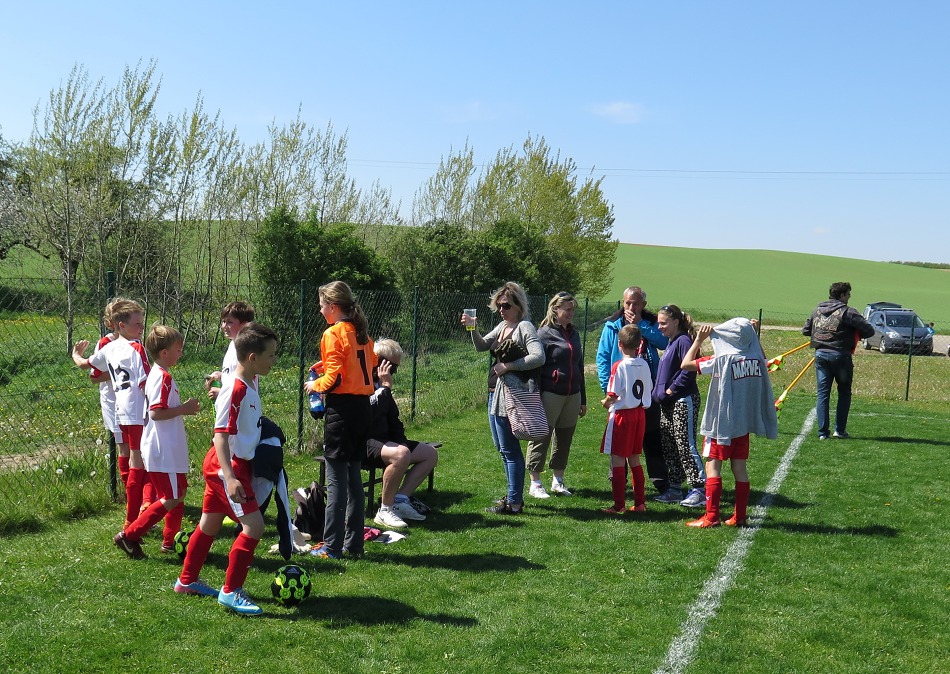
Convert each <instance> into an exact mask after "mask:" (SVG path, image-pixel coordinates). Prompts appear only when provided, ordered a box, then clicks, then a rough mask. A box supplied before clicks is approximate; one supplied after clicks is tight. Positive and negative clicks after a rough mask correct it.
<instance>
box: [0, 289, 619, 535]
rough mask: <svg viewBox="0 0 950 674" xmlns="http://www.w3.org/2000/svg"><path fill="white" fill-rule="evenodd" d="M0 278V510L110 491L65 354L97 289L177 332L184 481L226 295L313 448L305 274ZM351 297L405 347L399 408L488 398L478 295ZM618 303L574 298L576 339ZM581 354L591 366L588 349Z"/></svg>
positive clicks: (89, 323) (277, 398) (285, 421)
mask: <svg viewBox="0 0 950 674" xmlns="http://www.w3.org/2000/svg"><path fill="white" fill-rule="evenodd" d="M0 284H2V285H0V513H3V515H2V516H0V519H3V520H4V521H6V522H23V521H30V519H31V516H30V513H45V512H51V511H56V510H61V508H60V506H61V504H63V503H66V502H68V504H69V505H68V510H69V511H70V512H73V513H74V514H75V515H80V516H81V515H82V514H83V513H85V512H94V511H96V510H98V509H100V508H101V507H103V506H104V505H105V504H106V503H107V502H108V501H109V500H110V499H112V498H114V496H115V477H114V459H113V458H112V456H114V454H110V436H109V434H108V432H107V431H106V430H105V429H104V427H103V423H102V417H101V413H100V409H99V395H98V387H97V385H96V384H94V383H92V382H91V381H90V380H89V377H88V375H87V374H86V373H84V372H82V371H81V370H79V369H78V368H76V367H75V365H74V364H73V362H72V360H71V359H70V356H69V354H70V349H71V346H72V344H73V343H74V342H77V341H79V340H81V339H87V340H89V341H90V342H92V343H95V341H96V340H97V339H98V338H99V336H100V335H101V334H102V324H101V315H102V309H103V307H104V305H105V302H106V298H107V297H111V296H115V295H123V296H130V297H132V298H133V299H137V300H139V301H140V302H141V303H142V304H143V306H144V307H145V309H146V326H149V325H151V324H152V323H155V322H160V323H167V324H170V325H173V326H175V327H177V328H178V329H179V330H180V331H181V332H182V333H183V334H184V335H185V340H186V343H185V356H184V357H183V358H182V360H181V362H180V363H179V365H178V366H176V368H175V370H174V372H173V375H174V376H175V379H176V381H177V382H178V385H179V389H180V390H181V393H182V396H183V398H187V397H191V396H194V397H197V398H199V399H200V400H202V403H203V404H202V410H201V412H200V413H199V414H198V415H195V416H193V417H186V429H187V431H188V442H189V451H190V454H191V457H192V464H193V466H192V468H193V475H192V477H193V479H194V480H198V479H200V476H198V474H197V468H198V467H199V466H200V461H201V459H202V457H203V455H204V453H205V451H206V450H207V448H208V446H209V443H210V439H211V430H210V429H211V428H212V426H213V406H212V405H211V403H210V401H208V400H207V398H206V393H205V391H204V387H203V382H204V376H205V375H206V374H207V373H209V372H212V371H214V370H217V369H219V368H220V365H221V359H222V357H223V355H224V351H225V349H226V341H225V338H224V337H223V336H222V335H221V332H220V330H219V318H220V310H221V307H222V306H224V305H225V304H227V303H228V302H229V301H232V300H235V299H244V300H246V301H249V302H250V303H251V304H253V305H254V306H255V307H256V308H257V320H259V321H260V322H262V323H265V324H268V325H271V326H272V327H274V328H275V329H276V330H277V331H278V333H279V334H280V336H281V349H280V357H279V359H278V363H277V366H276V367H275V368H274V369H273V370H272V372H271V374H270V375H269V376H268V377H266V378H265V379H264V380H263V381H262V384H261V396H262V404H263V406H264V411H265V414H267V416H269V417H271V418H272V419H274V420H275V421H276V422H277V423H278V424H280V426H281V427H282V428H283V430H284V432H285V434H286V436H287V439H288V443H287V444H288V447H289V448H290V449H291V450H292V451H294V450H297V451H303V452H314V451H316V450H317V449H318V447H319V445H320V442H321V440H320V436H319V434H320V426H319V424H316V423H314V422H313V421H312V420H311V419H310V416H309V414H306V413H305V411H306V408H305V400H304V396H303V394H302V392H301V384H302V382H303V380H304V378H305V376H306V372H307V369H308V367H309V366H310V365H311V364H312V363H313V362H314V361H315V360H316V359H317V358H318V357H319V356H318V352H319V339H320V335H321V333H322V331H323V330H324V329H325V327H326V324H325V322H324V320H323V318H322V316H321V315H320V312H319V305H318V302H317V299H316V294H317V287H318V286H317V284H316V283H312V282H309V281H301V283H300V284H299V285H298V286H295V287H287V288H278V289H273V288H272V289H270V290H269V291H265V290H264V289H261V288H258V287H254V286H247V287H227V288H222V289H221V292H220V294H219V295H218V296H217V297H197V296H194V295H189V294H188V293H187V292H179V293H176V294H175V295H173V296H172V295H156V296H152V297H147V298H145V299H142V298H141V297H136V296H135V295H134V294H133V293H128V294H126V293H125V292H124V290H123V288H121V287H120V288H116V289H115V290H112V291H109V290H106V291H102V290H100V291H96V290H86V291H84V290H82V289H77V290H75V291H74V292H73V293H72V297H70V298H68V299H67V294H66V291H65V288H64V286H63V284H62V283H60V282H59V281H57V280H55V279H53V280H51V279H16V280H15V281H9V280H8V281H3V282H0ZM107 285H108V284H107ZM357 295H358V299H359V301H360V303H361V305H362V306H363V309H364V311H365V313H366V315H367V318H368V319H369V322H370V334H371V335H372V336H373V337H374V338H379V337H390V338H392V339H395V340H397V341H398V342H399V343H400V344H401V345H402V347H403V350H404V352H405V357H404V360H403V363H404V364H403V367H402V368H400V374H399V382H398V386H397V396H398V397H399V402H400V406H401V408H402V409H403V415H404V416H406V417H408V418H411V419H413V420H415V421H416V422H417V423H419V424H426V423H430V422H432V421H434V420H438V419H441V418H445V417H447V416H452V415H454V414H456V413H458V411H460V410H462V409H470V408H473V407H475V406H477V405H480V404H482V405H483V404H484V403H485V399H486V387H485V382H486V375H487V368H488V362H489V361H488V357H487V355H485V354H477V353H476V352H475V350H474V348H473V347H472V343H471V339H470V338H469V336H468V333H467V332H466V331H465V330H464V329H463V328H462V327H461V326H460V324H459V317H460V315H461V313H462V310H463V309H464V308H471V307H475V308H477V310H478V320H479V327H480V329H481V330H482V331H483V332H487V331H488V329H490V327H491V326H492V325H494V324H495V322H496V321H497V320H498V319H497V316H496V315H493V314H492V313H491V312H490V311H489V310H488V307H487V304H488V297H487V296H486V295H485V294H483V293H481V294H471V293H469V294H465V293H440V294H435V293H421V292H409V293H400V292H370V291H362V292H358V293H357ZM547 300H548V298H547V297H543V296H537V297H531V298H530V302H531V315H532V317H533V319H534V320H535V322H536V323H537V322H540V320H541V319H542V318H543V316H544V313H545V308H546V304H547ZM617 307H618V303H617V302H616V301H613V302H601V303H594V302H586V301H584V300H581V305H580V310H579V311H578V312H577V314H576V316H575V321H576V323H577V327H578V329H579V330H580V331H581V334H582V335H583V336H584V337H585V338H586V339H585V350H587V351H591V349H596V343H597V339H598V338H599V335H600V325H601V324H602V323H603V320H604V319H605V318H606V317H607V316H608V315H610V314H611V313H613V312H614V311H616V310H617ZM146 329H147V328H146ZM587 360H588V363H592V362H593V356H591V357H590V358H588V359H587ZM112 451H113V452H114V450H112ZM77 494H78V495H79V496H77ZM2 528H3V527H2V526H0V530H2Z"/></svg>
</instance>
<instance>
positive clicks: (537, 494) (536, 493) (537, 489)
mask: <svg viewBox="0 0 950 674" xmlns="http://www.w3.org/2000/svg"><path fill="white" fill-rule="evenodd" d="M528 494H530V495H531V496H533V497H534V498H551V495H550V494H549V493H547V492H546V491H544V487H543V486H541V483H540V482H532V483H531V488H530V489H529V490H528Z"/></svg>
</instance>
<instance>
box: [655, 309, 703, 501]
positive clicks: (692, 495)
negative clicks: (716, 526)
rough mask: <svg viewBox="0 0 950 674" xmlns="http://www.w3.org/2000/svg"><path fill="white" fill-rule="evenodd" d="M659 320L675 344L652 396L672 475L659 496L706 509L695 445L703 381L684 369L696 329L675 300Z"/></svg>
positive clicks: (661, 367)
mask: <svg viewBox="0 0 950 674" xmlns="http://www.w3.org/2000/svg"><path fill="white" fill-rule="evenodd" d="M656 320H657V323H658V324H659V326H660V332H662V333H663V334H664V335H666V336H667V337H668V338H669V340H670V344H669V346H667V347H666V350H665V351H664V352H663V357H662V358H661V359H660V364H659V367H658V368H657V373H656V382H655V383H654V385H653V400H654V402H658V403H659V404H660V433H661V440H662V444H663V458H664V459H665V460H666V470H667V472H668V474H669V488H668V489H667V490H666V491H665V492H664V493H662V494H660V495H659V496H657V497H656V499H655V500H656V501H659V502H660V503H679V504H680V505H682V506H686V507H688V508H702V507H704V506H705V505H706V473H705V471H704V470H703V460H702V459H701V458H700V456H699V451H698V450H697V449H696V431H697V429H698V427H699V426H698V424H699V386H698V385H697V384H696V373H695V372H688V371H686V370H684V369H682V368H681V364H682V362H683V358H684V357H685V356H686V353H687V352H688V351H689V348H690V347H691V346H692V344H693V337H694V335H695V332H696V330H695V328H694V327H693V319H692V318H691V317H690V315H689V314H687V313H686V312H684V311H683V310H682V309H680V308H679V307H678V306H676V305H675V304H668V305H666V306H663V307H660V309H659V311H657V319H656ZM683 482H688V483H689V486H690V490H689V493H688V494H686V497H685V498H683V492H682V490H681V489H680V485H682V484H683Z"/></svg>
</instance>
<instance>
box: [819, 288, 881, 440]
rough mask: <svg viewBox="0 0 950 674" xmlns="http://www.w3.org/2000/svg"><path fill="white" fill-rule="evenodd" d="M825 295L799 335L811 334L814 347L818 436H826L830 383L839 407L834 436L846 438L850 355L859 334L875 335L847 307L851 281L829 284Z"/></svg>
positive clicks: (859, 315) (827, 434)
mask: <svg viewBox="0 0 950 674" xmlns="http://www.w3.org/2000/svg"><path fill="white" fill-rule="evenodd" d="M828 298H829V299H827V300H825V301H824V302H821V303H820V304H819V305H818V306H817V307H816V308H815V310H814V311H813V312H811V316H809V317H808V320H806V321H805V325H804V327H803V328H802V334H803V335H805V336H806V337H811V348H813V349H814V350H815V375H816V377H817V380H818V399H817V401H816V404H815V407H816V409H817V412H818V439H819V440H827V439H828V437H829V430H830V429H829V425H830V424H829V412H828V408H829V402H830V400H831V382H832V380H834V382H835V383H836V384H837V386H838V407H837V409H836V411H835V431H834V437H836V438H842V439H845V438H847V437H848V412H849V411H850V410H851V382H852V380H853V378H854V362H853V361H852V360H851V354H852V353H854V347H855V346H856V345H857V343H858V340H859V339H861V338H862V337H870V336H871V335H873V334H874V328H872V327H871V324H870V323H868V322H867V321H866V320H864V317H862V316H861V314H859V313H858V312H857V311H855V310H854V309H852V308H851V307H849V306H848V300H849V299H851V284H850V283H846V282H841V283H832V284H831V288H830V289H829V290H828Z"/></svg>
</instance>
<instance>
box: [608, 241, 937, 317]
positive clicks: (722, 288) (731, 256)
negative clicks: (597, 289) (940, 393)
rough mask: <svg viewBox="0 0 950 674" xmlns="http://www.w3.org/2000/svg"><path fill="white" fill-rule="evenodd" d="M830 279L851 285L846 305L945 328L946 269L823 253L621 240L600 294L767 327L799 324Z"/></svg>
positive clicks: (821, 297)
mask: <svg viewBox="0 0 950 674" xmlns="http://www.w3.org/2000/svg"><path fill="white" fill-rule="evenodd" d="M835 281H848V282H850V283H851V285H852V287H853V288H854V294H853V296H852V297H851V301H850V304H851V306H853V307H855V308H856V309H857V310H858V311H864V307H865V305H867V304H868V303H869V302H878V301H882V300H886V301H890V302H898V303H900V304H903V305H904V306H907V307H911V308H913V309H915V310H916V311H917V313H918V314H919V315H920V317H921V318H922V319H923V320H924V321H928V322H929V321H933V322H934V323H935V324H936V327H937V331H938V332H942V333H944V334H945V333H947V332H950V311H948V309H947V297H948V296H950V270H946V269H926V268H923V267H913V266H910V265H902V264H892V263H887V262H871V261H868V260H854V259H849V258H844V257H831V256H827V255H810V254H806V253H788V252H783V251H774V250H716V249H703V248H675V247H670V246H644V245H637V244H621V245H620V246H618V247H617V259H616V262H615V263H614V266H613V285H612V286H611V290H610V292H609V293H608V296H607V298H605V299H611V298H620V296H621V295H622V293H623V290H624V288H626V287H627V286H629V285H632V284H636V285H639V286H642V287H643V288H644V289H645V290H646V291H647V294H648V300H649V303H650V307H651V308H652V309H653V310H654V311H655V310H656V309H657V307H661V306H663V305H664V304H671V303H672V304H677V305H679V306H680V307H682V308H683V309H684V310H686V311H689V312H691V313H694V314H696V315H699V316H703V317H705V318H710V319H711V318H721V319H724V318H729V317H731V316H734V315H747V316H750V317H753V318H754V317H756V315H757V312H758V310H759V309H762V310H763V317H764V320H765V322H766V323H767V324H776V325H797V326H801V325H802V323H804V322H805V318H807V316H808V314H809V313H811V310H812V309H814V307H815V305H816V304H817V303H818V302H820V301H821V300H824V299H827V297H828V287H829V286H830V285H831V284H832V283H833V282H835Z"/></svg>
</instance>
